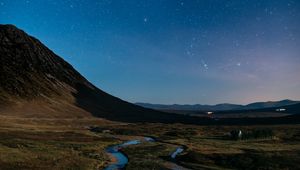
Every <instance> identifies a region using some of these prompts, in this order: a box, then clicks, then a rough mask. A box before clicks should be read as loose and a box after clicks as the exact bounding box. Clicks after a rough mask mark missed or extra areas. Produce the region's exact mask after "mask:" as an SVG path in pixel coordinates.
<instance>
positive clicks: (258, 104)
mask: <svg viewBox="0 0 300 170" xmlns="http://www.w3.org/2000/svg"><path fill="white" fill-rule="evenodd" d="M297 103H299V101H292V100H281V101H268V102H256V103H251V104H248V105H246V106H244V107H243V109H247V110H249V109H263V108H272V107H281V106H287V105H293V104H297Z"/></svg>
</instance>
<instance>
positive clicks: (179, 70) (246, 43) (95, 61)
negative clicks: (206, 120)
mask: <svg viewBox="0 0 300 170" xmlns="http://www.w3.org/2000/svg"><path fill="white" fill-rule="evenodd" d="M0 23H1V24H14V25H16V26H17V27H19V28H21V29H23V30H25V31H26V32H27V33H29V34H30V35H33V36H35V37H36V38H38V39H39V40H41V41H42V42H43V43H44V44H45V45H46V46H48V47H49V48H50V49H52V50H53V51H54V52H55V53H56V54H58V55H59V56H61V57H63V58H64V59H65V60H67V61H68V62H69V63H71V64H72V65H73V66H74V67H75V68H76V69H77V70H78V71H79V72H81V73H82V74H83V75H84V76H85V77H86V78H87V79H88V80H90V81H91V82H93V83H94V84H95V85H96V86H98V87H99V88H101V89H102V90H104V91H106V92H108V93H111V94H113V95H115V96H118V97H120V98H122V99H124V100H128V101H130V102H150V103H162V104H173V103H179V104H195V103H201V104H216V103H250V102H254V101H268V100H280V99H287V98H288V99H300V56H299V55H300V1H298V0H180V1H179V0H178V1H177V0H144V1H143V0H98V1H96V0H74V1H67V0H65V1H64V0H14V1H13V0H0Z"/></svg>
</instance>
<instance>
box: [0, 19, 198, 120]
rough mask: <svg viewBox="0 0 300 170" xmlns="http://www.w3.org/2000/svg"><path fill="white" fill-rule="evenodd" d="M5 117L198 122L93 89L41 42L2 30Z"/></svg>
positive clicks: (0, 81)
mask: <svg viewBox="0 0 300 170" xmlns="http://www.w3.org/2000/svg"><path fill="white" fill-rule="evenodd" d="M0 64H1V67H0V106H1V107H0V113H1V114H9V115H19V116H30V117H74V116H75V117H85V116H89V115H93V116H97V117H103V118H108V119H110V120H118V121H151V122H178V121H179V122H184V121H194V119H193V118H190V117H186V116H180V115H173V114H168V113H162V112H158V111H154V110H151V109H145V108H142V107H140V106H136V105H133V104H131V103H128V102H125V101H123V100H121V99H118V98H116V97H114V96H111V95H109V94H107V93H105V92H103V91H102V90H100V89H98V88H97V87H95V86H93V85H92V84H91V83H90V82H88V81H87V80H86V79H85V78H84V77H83V76H81V75H80V74H79V73H78V72H77V71H76V70H75V69H74V68H73V67H72V66H71V65H70V64H68V63H67V62H65V61H64V60H63V59H62V58H60V57H59V56H57V55H56V54H54V53H53V52H52V51H51V50H49V49H48V48H47V47H46V46H44V45H43V44H42V43H41V42H40V41H38V40H37V39H35V38H34V37H31V36H29V35H27V34H26V33H25V32H24V31H22V30H19V29H18V28H16V27H15V26H13V25H0Z"/></svg>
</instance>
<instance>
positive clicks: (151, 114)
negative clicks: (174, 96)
mask: <svg viewBox="0 0 300 170" xmlns="http://www.w3.org/2000/svg"><path fill="white" fill-rule="evenodd" d="M76 89H77V91H78V92H77V93H73V96H74V97H75V98H76V105H77V106H78V107H80V108H82V109H84V110H86V111H87V112H89V113H91V114H92V115H93V116H96V117H101V118H105V119H108V120H112V121H120V122H132V123H133V122H149V123H184V124H198V125H258V124H298V123H300V116H299V115H292V116H285V117H270V118H223V119H211V118H203V117H196V116H188V115H180V114H173V113H165V112H160V111H155V110H152V109H146V108H143V107H140V106H136V105H134V104H131V103H128V102H126V101H123V100H121V99H119V98H116V97H114V96H111V95H109V94H107V93H105V92H103V91H101V90H99V89H98V88H96V87H94V86H93V87H88V86H87V85H84V84H79V83H78V84H77V85H76Z"/></svg>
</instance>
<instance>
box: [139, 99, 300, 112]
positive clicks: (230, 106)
mask: <svg viewBox="0 0 300 170" xmlns="http://www.w3.org/2000/svg"><path fill="white" fill-rule="evenodd" d="M297 103H300V102H299V101H292V100H281V101H268V102H256V103H251V104H248V105H238V104H227V103H224V104H217V105H201V104H195V105H178V104H173V105H162V104H149V103H136V104H137V105H139V106H142V107H146V108H151V109H156V110H186V111H229V110H252V109H264V108H274V107H281V106H287V105H293V104H297Z"/></svg>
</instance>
